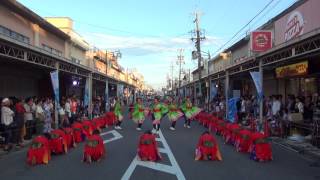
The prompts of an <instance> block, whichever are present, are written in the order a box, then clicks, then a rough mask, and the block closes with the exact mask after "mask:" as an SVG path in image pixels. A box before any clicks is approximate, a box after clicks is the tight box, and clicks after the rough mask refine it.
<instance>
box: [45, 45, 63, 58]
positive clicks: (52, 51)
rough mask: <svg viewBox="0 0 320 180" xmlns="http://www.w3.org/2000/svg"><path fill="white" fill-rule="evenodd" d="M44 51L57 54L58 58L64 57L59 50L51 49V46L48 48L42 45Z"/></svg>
mask: <svg viewBox="0 0 320 180" xmlns="http://www.w3.org/2000/svg"><path fill="white" fill-rule="evenodd" d="M42 49H44V50H45V51H48V52H50V53H52V54H55V55H57V56H62V52H61V51H59V50H57V49H54V48H52V47H50V46H48V45H46V44H42Z"/></svg>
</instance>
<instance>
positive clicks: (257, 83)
mask: <svg viewBox="0 0 320 180" xmlns="http://www.w3.org/2000/svg"><path fill="white" fill-rule="evenodd" d="M250 75H251V77H252V80H253V82H254V85H255V86H256V89H257V93H258V97H259V98H262V96H263V93H262V84H261V78H260V72H257V71H253V72H250Z"/></svg>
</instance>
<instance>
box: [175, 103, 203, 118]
mask: <svg viewBox="0 0 320 180" xmlns="http://www.w3.org/2000/svg"><path fill="white" fill-rule="evenodd" d="M180 108H181V110H182V111H183V113H184V114H185V116H186V117H187V118H188V119H190V118H192V117H194V116H195V115H197V114H198V113H199V112H200V111H201V109H200V108H198V107H196V106H192V103H191V102H188V101H185V102H184V103H183V104H182V105H181V106H180Z"/></svg>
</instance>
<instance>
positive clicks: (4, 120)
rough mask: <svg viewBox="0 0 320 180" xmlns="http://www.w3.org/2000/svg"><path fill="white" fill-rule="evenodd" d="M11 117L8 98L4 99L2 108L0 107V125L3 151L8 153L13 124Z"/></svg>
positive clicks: (11, 112) (12, 113)
mask: <svg viewBox="0 0 320 180" xmlns="http://www.w3.org/2000/svg"><path fill="white" fill-rule="evenodd" d="M13 116H14V112H13V111H12V110H11V109H10V100H9V99H8V98H4V99H3V100H2V107H1V124H2V125H3V128H4V136H5V141H4V150H5V151H9V150H10V149H11V146H10V145H9V143H11V136H12V129H11V125H12V123H13Z"/></svg>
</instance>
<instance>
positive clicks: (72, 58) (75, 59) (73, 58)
mask: <svg viewBox="0 0 320 180" xmlns="http://www.w3.org/2000/svg"><path fill="white" fill-rule="evenodd" d="M71 61H72V62H74V63H77V64H80V63H81V60H80V59H77V58H75V57H71Z"/></svg>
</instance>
